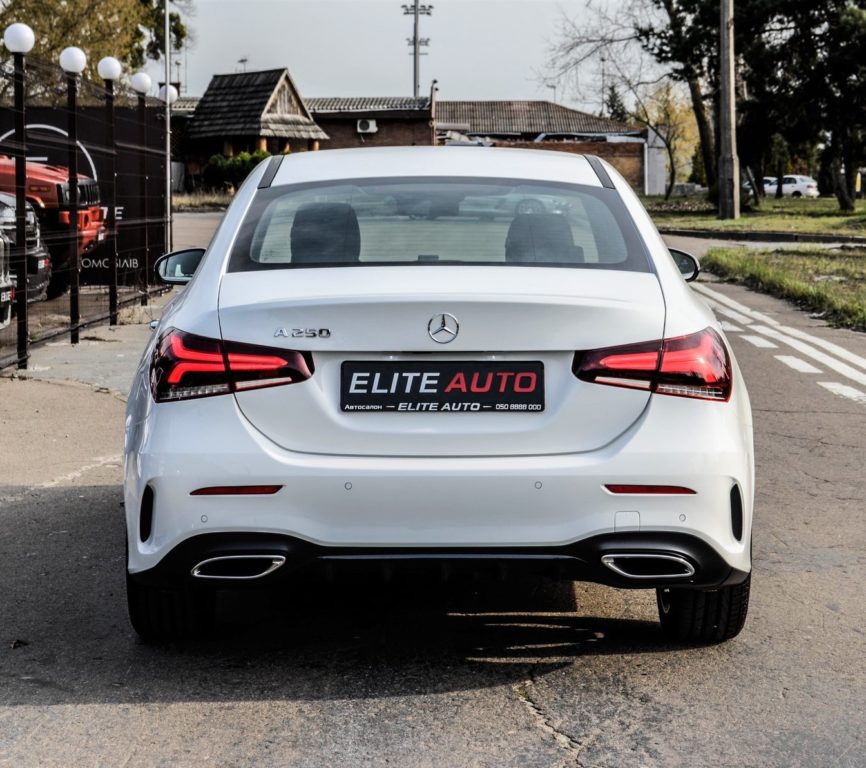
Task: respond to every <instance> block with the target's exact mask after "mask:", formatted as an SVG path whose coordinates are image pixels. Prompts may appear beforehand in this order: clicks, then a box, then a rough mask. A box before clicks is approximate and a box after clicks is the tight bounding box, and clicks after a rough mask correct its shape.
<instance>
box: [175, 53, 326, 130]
mask: <svg viewBox="0 0 866 768" xmlns="http://www.w3.org/2000/svg"><path fill="white" fill-rule="evenodd" d="M284 76H285V77H286V78H288V80H289V85H290V86H291V88H292V91H293V92H294V93H295V94H296V95H297V90H296V89H295V88H294V85H293V84H292V82H291V78H289V74H288V71H287V70H286V69H269V70H265V71H262V72H236V73H234V74H231V75H214V76H213V78H211V81H210V84H209V85H208V87H207V90H206V91H205V94H204V96H202V97H201V100H200V101H199V103H198V106H197V107H196V110H195V116H194V117H193V120H192V124H191V125H190V130H189V135H190V137H192V138H203V137H224V136H274V137H279V138H291V139H296V138H301V139H327V138H328V136H327V134H326V133H325V132H324V131H323V130H322V129H321V128H319V126H318V125H316V124H315V123H314V122H313V120H312V118H311V117H310V116H309V113H307V111H306V109H305V108H304V107H303V102H300V103H301V109H302V111H303V112H304V114H297V115H296V114H284V113H281V114H274V113H267V114H266V113H265V110H266V108H267V106H268V103H269V102H270V100H271V97H272V96H273V95H274V92H275V91H276V90H277V87H278V86H279V85H280V82H281V81H282V79H283V77H284ZM298 99H300V96H298Z"/></svg>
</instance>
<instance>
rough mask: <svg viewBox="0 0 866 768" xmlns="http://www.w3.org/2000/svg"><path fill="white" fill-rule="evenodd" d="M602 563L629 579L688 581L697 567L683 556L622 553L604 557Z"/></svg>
mask: <svg viewBox="0 0 866 768" xmlns="http://www.w3.org/2000/svg"><path fill="white" fill-rule="evenodd" d="M601 562H602V564H603V565H606V566H607V567H608V568H610V570H612V571H613V572H614V573H616V574H617V575H619V576H624V577H625V578H627V579H647V580H657V579H687V578H689V577H690V576H694V575H695V567H694V566H693V565H692V564H691V563H690V562H689V561H688V560H686V558H684V557H682V556H681V555H666V554H652V553H646V552H640V553H637V552H620V553H617V554H609V555H602V557H601Z"/></svg>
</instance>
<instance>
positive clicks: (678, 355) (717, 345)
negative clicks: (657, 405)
mask: <svg viewBox="0 0 866 768" xmlns="http://www.w3.org/2000/svg"><path fill="white" fill-rule="evenodd" d="M572 370H573V371H574V375H575V376H577V378H579V379H581V380H582V381H589V382H592V383H594V384H607V385H609V386H614V387H628V388H631V389H644V390H648V391H650V392H655V393H657V394H660V395H675V396H677V397H696V398H699V399H701V400H717V401H722V402H724V401H727V400H728V399H729V398H730V396H731V359H730V357H729V356H728V350H727V349H726V347H725V344H724V342H723V341H722V339H721V337H720V336H719V334H718V333H717V332H716V331H714V330H713V329H712V328H705V329H704V330H703V331H699V332H698V333H691V334H689V335H687V336H677V337H676V338H672V339H660V340H658V341H646V342H640V343H638V344H627V345H623V346H618V347H606V348H604V349H593V350H590V351H588V352H578V353H577V354H575V356H574V363H573V364H572Z"/></svg>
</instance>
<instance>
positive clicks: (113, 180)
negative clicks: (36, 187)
mask: <svg viewBox="0 0 866 768" xmlns="http://www.w3.org/2000/svg"><path fill="white" fill-rule="evenodd" d="M96 71H97V72H99V76H100V77H101V78H102V79H103V80H105V112H106V114H105V131H106V136H105V146H106V147H107V148H108V153H107V154H108V173H107V174H106V182H105V207H106V208H107V209H108V216H107V220H106V226H107V228H108V243H107V245H108V278H109V281H108V317H109V320H108V322H109V324H110V325H117V148H116V146H115V143H114V82H115V80H119V79H120V76H121V75H122V74H123V67H122V66H121V65H120V62H119V61H118V60H117V59H115V58H114V57H113V56H106V57H105V58H104V59H100V60H99V64H98V65H97V67H96Z"/></svg>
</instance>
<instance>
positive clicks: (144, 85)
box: [130, 72, 151, 307]
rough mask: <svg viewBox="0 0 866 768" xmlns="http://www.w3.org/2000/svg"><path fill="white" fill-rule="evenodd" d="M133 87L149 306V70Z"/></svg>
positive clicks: (144, 294) (144, 298)
mask: <svg viewBox="0 0 866 768" xmlns="http://www.w3.org/2000/svg"><path fill="white" fill-rule="evenodd" d="M130 84H131V85H132V89H133V90H134V91H135V92H136V93H137V94H138V143H139V153H140V154H139V158H140V160H139V163H140V165H139V176H140V179H139V199H140V201H141V203H140V204H141V207H140V209H139V214H140V220H141V231H142V233H143V234H142V241H141V242H142V243H143V245H144V249H143V256H144V264H143V266H142V274H141V284H142V295H141V306H143V307H146V306H147V286H148V283H149V281H150V275H149V273H148V270H149V269H150V249H149V247H148V236H147V224H148V222H147V123H146V122H145V121H146V119H147V112H146V107H147V105H146V101H145V97H146V95H147V92H148V91H149V90H150V86H151V80H150V75H148V74H147V72H136V73H135V74H134V75H133V76H132V79H131V80H130Z"/></svg>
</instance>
